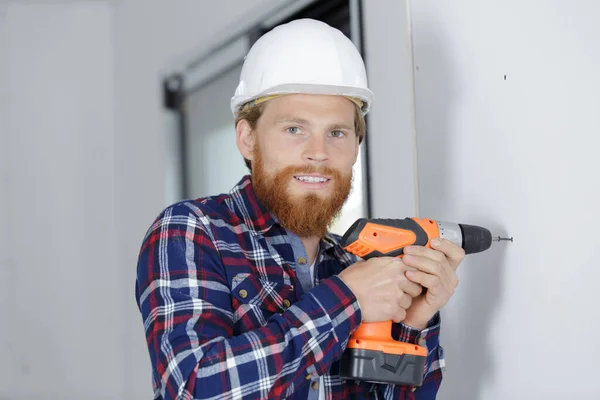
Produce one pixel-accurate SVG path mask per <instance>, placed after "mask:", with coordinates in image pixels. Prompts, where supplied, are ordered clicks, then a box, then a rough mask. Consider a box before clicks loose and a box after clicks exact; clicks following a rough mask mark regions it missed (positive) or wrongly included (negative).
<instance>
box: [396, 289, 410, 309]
mask: <svg viewBox="0 0 600 400" xmlns="http://www.w3.org/2000/svg"><path fill="white" fill-rule="evenodd" d="M411 304H412V297H411V296H410V295H408V294H407V293H403V294H402V296H400V298H399V299H398V305H399V306H400V307H401V308H404V309H405V310H406V309H407V308H409V307H410V305H411Z"/></svg>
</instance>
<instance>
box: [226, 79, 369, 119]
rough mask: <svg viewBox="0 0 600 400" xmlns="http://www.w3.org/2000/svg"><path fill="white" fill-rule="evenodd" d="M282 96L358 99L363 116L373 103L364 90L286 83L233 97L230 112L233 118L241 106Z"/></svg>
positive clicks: (367, 91)
mask: <svg viewBox="0 0 600 400" xmlns="http://www.w3.org/2000/svg"><path fill="white" fill-rule="evenodd" d="M283 94H315V95H333V96H344V97H350V98H356V99H360V100H361V101H362V103H363V106H362V109H361V110H362V113H363V115H366V114H367V113H368V112H369V111H370V109H371V105H372V102H373V92H371V91H370V90H369V89H365V88H358V87H350V86H334V85H322V84H307V83H299V84H294V83H288V84H284V85H278V86H275V87H272V88H269V89H268V90H265V91H263V92H261V93H258V94H256V95H254V96H233V97H232V98H231V112H232V113H233V115H234V117H235V116H236V115H237V113H238V112H239V111H240V109H241V108H242V107H243V106H245V105H246V104H247V103H249V102H252V101H253V100H256V99H258V98H261V97H265V96H274V95H283Z"/></svg>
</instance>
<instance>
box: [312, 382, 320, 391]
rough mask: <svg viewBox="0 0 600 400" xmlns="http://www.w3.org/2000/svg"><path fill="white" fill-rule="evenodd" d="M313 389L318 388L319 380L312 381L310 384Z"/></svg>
mask: <svg viewBox="0 0 600 400" xmlns="http://www.w3.org/2000/svg"><path fill="white" fill-rule="evenodd" d="M312 388H313V390H319V381H314V382H313V384H312Z"/></svg>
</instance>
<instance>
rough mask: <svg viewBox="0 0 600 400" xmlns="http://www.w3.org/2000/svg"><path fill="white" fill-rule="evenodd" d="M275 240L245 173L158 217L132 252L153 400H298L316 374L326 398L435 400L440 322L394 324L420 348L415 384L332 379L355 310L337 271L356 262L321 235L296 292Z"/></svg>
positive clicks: (278, 237)
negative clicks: (424, 354) (310, 270)
mask: <svg viewBox="0 0 600 400" xmlns="http://www.w3.org/2000/svg"><path fill="white" fill-rule="evenodd" d="M286 235H291V234H290V233H289V232H286V230H285V229H284V228H283V227H282V226H281V225H279V224H278V223H277V220H276V219H275V218H274V217H273V216H272V215H271V214H270V213H269V212H268V211H267V210H266V209H265V208H264V207H263V205H262V204H261V203H260V202H259V200H258V199H257V197H256V194H255V193H254V191H253V189H252V184H251V179H250V177H249V176H245V177H244V178H243V179H242V180H241V181H240V182H239V183H238V185H236V186H235V187H234V188H233V189H232V190H231V191H230V192H229V193H227V194H221V195H218V196H214V197H208V198H202V199H196V200H193V201H192V200H190V201H182V202H179V203H177V204H173V205H171V206H169V207H167V208H166V209H165V210H163V211H162V212H161V213H160V215H159V216H158V217H157V218H156V220H155V221H154V223H153V224H152V226H151V227H150V228H149V229H148V231H147V234H146V236H145V237H144V240H143V243H142V246H141V250H140V254H139V260H138V266H137V280H136V292H135V294H136V300H137V303H138V307H139V309H140V312H141V315H142V319H143V323H144V329H145V334H146V339H147V340H146V341H147V346H148V351H149V354H150V360H151V363H152V382H153V388H154V398H155V399H164V400H167V399H200V398H202V399H205V398H206V399H239V398H244V399H259V398H289V399H303V400H304V399H307V398H309V393H310V392H311V390H315V387H318V381H319V377H320V376H322V377H323V384H324V390H325V394H326V397H327V398H328V399H348V398H364V399H371V398H372V399H376V398H384V399H434V398H435V396H436V393H437V391H438V388H439V385H440V383H441V380H442V369H443V367H444V363H443V350H442V348H441V346H440V345H439V325H440V320H439V315H436V317H435V318H434V319H432V321H430V324H429V326H428V327H427V329H425V330H423V331H421V332H418V331H416V330H414V329H412V328H409V327H407V326H404V325H402V324H394V327H393V335H394V337H395V338H397V339H399V340H402V341H405V342H410V343H418V344H421V345H424V346H426V347H427V349H428V358H427V365H426V370H425V371H424V373H425V374H426V375H425V382H424V384H423V386H421V387H419V388H416V390H414V388H411V387H406V386H394V385H384V384H373V383H364V382H363V383H359V382H355V381H346V380H342V379H341V378H340V376H339V359H340V357H341V356H342V353H343V351H344V349H345V347H346V344H347V341H348V338H349V337H350V335H351V333H352V332H353V331H354V330H355V329H356V328H357V327H358V326H359V324H360V322H361V311H360V307H359V304H358V302H357V300H356V298H355V297H354V295H353V293H352V292H351V291H350V290H349V289H348V287H347V286H346V285H345V284H344V283H343V282H342V280H341V279H340V278H339V277H338V276H337V274H338V273H339V272H341V271H342V270H343V269H344V268H346V267H347V266H349V265H351V264H353V263H354V262H356V261H357V259H356V257H355V256H353V255H352V254H350V253H347V252H345V251H344V250H343V249H342V248H341V246H340V245H339V240H340V238H339V237H338V236H336V235H332V234H331V235H328V236H327V237H325V238H324V239H323V240H322V241H321V243H320V250H319V254H318V257H317V263H316V266H315V271H316V275H317V276H316V279H315V286H314V287H313V288H312V289H310V290H309V291H307V292H306V293H305V292H303V289H302V286H301V285H300V284H299V282H298V280H297V276H296V271H295V267H294V266H295V265H296V264H295V263H296V260H295V257H294V254H293V251H292V248H291V246H290V245H289V241H288V240H286ZM313 396H314V394H313Z"/></svg>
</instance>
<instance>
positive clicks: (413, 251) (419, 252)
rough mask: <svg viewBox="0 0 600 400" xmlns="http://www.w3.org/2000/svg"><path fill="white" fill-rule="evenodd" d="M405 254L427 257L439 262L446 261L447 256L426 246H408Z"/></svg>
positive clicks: (404, 251)
mask: <svg viewBox="0 0 600 400" xmlns="http://www.w3.org/2000/svg"><path fill="white" fill-rule="evenodd" d="M403 253H404V254H406V255H411V256H420V257H425V258H429V259H431V260H434V261H439V262H442V261H444V260H446V255H445V254H444V253H443V252H441V251H438V250H436V249H430V248H429V247H425V246H406V247H405V248H404V250H403ZM405 257H406V256H405Z"/></svg>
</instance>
